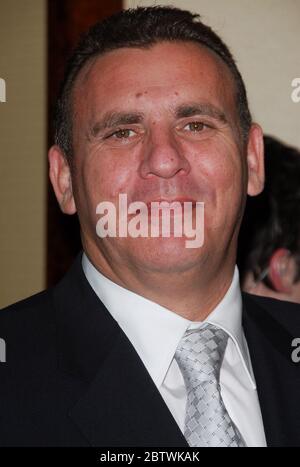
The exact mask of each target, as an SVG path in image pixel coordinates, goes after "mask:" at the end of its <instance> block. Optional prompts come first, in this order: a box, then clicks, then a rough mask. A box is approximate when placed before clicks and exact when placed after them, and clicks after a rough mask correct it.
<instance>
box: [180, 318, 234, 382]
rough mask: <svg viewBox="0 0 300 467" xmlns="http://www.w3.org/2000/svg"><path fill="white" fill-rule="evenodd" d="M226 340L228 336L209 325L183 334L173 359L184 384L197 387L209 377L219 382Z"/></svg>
mask: <svg viewBox="0 0 300 467" xmlns="http://www.w3.org/2000/svg"><path fill="white" fill-rule="evenodd" d="M227 340H228V334H227V333H226V332H225V331H223V329H220V328H218V327H216V326H214V325H213V324H210V323H207V324H205V325H204V326H203V327H202V328H201V329H199V330H195V331H187V332H186V333H185V334H184V336H183V337H182V339H181V341H180V343H179V345H178V347H177V350H176V353H175V359H176V361H177V363H178V365H179V368H180V370H181V372H182V374H183V377H184V379H185V382H186V383H187V382H188V383H189V385H190V384H192V385H193V386H195V385H196V386H197V385H198V384H199V383H201V382H203V381H207V380H209V379H211V377H214V378H215V379H216V380H219V376H220V369H221V364H222V361H223V357H224V353H225V348H226V344H227Z"/></svg>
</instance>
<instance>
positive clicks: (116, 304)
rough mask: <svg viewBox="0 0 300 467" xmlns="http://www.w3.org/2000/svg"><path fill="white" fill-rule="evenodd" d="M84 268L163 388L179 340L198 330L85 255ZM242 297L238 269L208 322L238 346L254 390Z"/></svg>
mask: <svg viewBox="0 0 300 467" xmlns="http://www.w3.org/2000/svg"><path fill="white" fill-rule="evenodd" d="M82 267H83V270H84V273H85V276H86V278H87V280H88V282H89V283H90V285H91V287H92V288H93V290H94V291H95V293H96V295H97V296H98V297H99V299H100V300H101V301H102V303H103V304H104V305H105V307H106V308H107V310H108V311H109V312H110V314H111V315H112V317H113V318H114V319H115V320H116V321H117V323H118V324H119V326H120V327H121V329H122V330H123V331H124V333H125V334H126V335H127V337H128V339H129V340H130V342H131V343H132V345H133V346H134V348H135V350H136V351H137V353H138V355H139V356H140V358H141V360H142V361H143V363H144V365H145V367H146V369H147V370H148V372H149V374H150V376H151V377H152V379H153V381H154V383H155V385H156V386H157V387H160V386H161V384H162V383H163V380H164V378H165V376H166V373H167V371H168V369H169V366H170V365H171V362H172V360H173V357H174V354H175V351H176V349H177V346H178V344H179V341H180V339H181V338H182V336H183V334H184V333H185V331H186V330H187V329H194V328H199V327H200V326H201V325H202V324H203V323H201V322H193V321H190V320H188V319H185V318H183V317H182V316H180V315H178V314H177V313H174V312H172V311H171V310H169V309H167V308H165V307H163V306H161V305H159V304H158V303H155V302H152V301H151V300H148V299H147V298H145V297H142V296H141V295H138V294H136V293H134V292H132V291H130V290H128V289H125V288H124V287H121V286H119V285H118V284H116V283H115V282H113V281H111V280H110V279H108V278H107V277H106V276H104V275H103V274H101V273H100V272H99V271H98V270H97V269H96V268H95V267H94V266H93V265H92V263H91V262H90V261H89V259H88V258H87V256H86V255H85V254H83V257H82ZM241 321H242V298H241V292H240V287H239V274H238V269H237V267H235V271H234V276H233V280H232V283H231V285H230V287H229V289H228V290H227V292H226V294H225V296H224V297H223V299H222V300H221V302H220V303H219V304H218V305H217V306H216V308H215V309H214V310H213V311H212V312H211V313H210V315H209V316H208V317H207V319H206V320H205V322H209V323H211V324H215V325H216V326H219V327H220V328H222V329H224V331H226V332H227V333H228V334H229V336H230V337H231V338H232V340H233V342H234V343H235V345H236V347H237V350H238V353H239V356H240V358H241V360H242V362H243V367H244V369H245V371H246V373H247V375H248V377H249V379H250V383H251V385H252V386H253V387H254V388H255V382H254V377H253V373H252V368H251V363H250V357H249V353H248V349H247V344H246V341H245V337H244V333H243V330H242V323H241Z"/></svg>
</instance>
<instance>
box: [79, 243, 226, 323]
mask: <svg viewBox="0 0 300 467" xmlns="http://www.w3.org/2000/svg"><path fill="white" fill-rule="evenodd" d="M84 249H85V252H86V254H87V256H88V258H89V260H90V261H91V263H92V264H93V265H94V267H95V268H96V269H97V270H98V271H100V272H101V273H102V274H103V275H104V276H106V277H107V278H108V279H110V280H111V281H113V282H115V283H116V284H118V285H120V286H121V287H124V288H126V289H128V290H130V291H132V292H134V293H136V294H138V295H141V296H143V297H145V298H147V299H148V300H151V301H153V302H155V303H158V304H159V305H161V306H163V307H165V308H167V309H169V310H171V311H173V312H175V313H177V314H179V315H180V316H182V317H183V318H186V319H188V320H190V321H203V320H204V319H205V318H206V317H207V316H208V315H209V314H210V313H211V312H212V311H213V310H214V308H215V307H216V306H217V305H218V303H219V302H220V301H221V300H222V298H223V297H224V295H225V294H226V292H227V290H228V288H229V287H230V284H231V282H232V278H233V273H234V261H233V262H231V264H229V265H228V264H226V262H225V261H224V260H223V261H220V262H219V264H217V265H215V266H214V267H211V269H210V268H209V267H208V266H207V265H205V267H203V266H202V265H200V264H199V263H198V264H197V266H195V267H192V268H190V269H188V270H185V271H181V272H178V271H174V272H171V273H170V271H168V272H164V271H155V272H149V271H145V269H141V268H139V269H137V268H135V267H133V266H132V265H131V266H130V267H128V266H127V265H124V263H120V264H117V265H112V264H111V263H108V262H107V261H106V260H105V258H104V257H103V256H102V255H99V250H96V251H93V250H92V249H87V248H84Z"/></svg>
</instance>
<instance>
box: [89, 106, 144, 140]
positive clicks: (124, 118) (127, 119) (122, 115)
mask: <svg viewBox="0 0 300 467" xmlns="http://www.w3.org/2000/svg"><path fill="white" fill-rule="evenodd" d="M143 119H144V114H142V113H140V112H115V111H113V112H107V113H106V114H105V115H104V116H103V118H102V119H101V120H99V121H98V122H96V123H95V124H93V126H92V128H91V133H92V136H97V135H98V134H99V133H101V132H102V131H103V130H107V129H109V128H115V127H117V126H120V125H133V124H136V123H141V122H142V121H143Z"/></svg>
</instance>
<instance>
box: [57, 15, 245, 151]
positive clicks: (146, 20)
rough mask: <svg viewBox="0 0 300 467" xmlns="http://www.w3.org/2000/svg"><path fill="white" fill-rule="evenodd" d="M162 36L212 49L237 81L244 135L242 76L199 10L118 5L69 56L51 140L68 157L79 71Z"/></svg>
mask: <svg viewBox="0 0 300 467" xmlns="http://www.w3.org/2000/svg"><path fill="white" fill-rule="evenodd" d="M163 41H185V42H186V41H190V42H195V43H198V44H201V45H202V46H205V47H207V48H208V49H210V50H212V51H214V52H215V53H216V54H217V55H218V56H219V57H220V58H221V59H222V60H223V62H224V63H225V64H226V65H227V66H228V68H229V70H230V71H231V73H232V76H233V78H234V82H235V85H236V102H237V107H238V115H239V123H240V129H241V132H242V135H243V140H244V141H245V140H246V139H247V136H248V133H249V128H250V126H251V114H250V111H249V107H248V101H247V94H246V89H245V85H244V82H243V79H242V77H241V75H240V72H239V70H238V68H237V65H236V63H235V61H234V58H233V56H232V54H231V53H230V51H229V49H228V47H227V46H226V45H225V44H224V42H223V41H222V40H221V38H220V37H219V36H218V35H217V34H216V33H215V32H214V31H213V30H212V29H211V28H210V27H209V26H206V25H205V24H203V23H202V22H201V21H200V15H198V14H193V13H191V12H190V11H186V10H181V9H178V8H175V7H170V6H167V7H163V6H154V7H148V8H144V7H138V8H134V9H128V10H122V11H120V12H118V13H116V14H114V15H112V16H110V17H108V18H106V19H105V20H104V21H102V22H99V23H97V24H95V25H94V26H93V27H91V28H90V30H89V31H88V32H87V33H86V34H85V35H84V36H83V37H82V39H81V40H80V42H79V44H78V46H77V48H76V49H75V50H74V52H73V54H72V56H71V57H70V59H69V61H68V64H67V69H66V73H65V78H64V81H63V83H62V87H61V91H60V95H59V98H58V101H57V105H56V110H55V117H54V134H55V143H56V144H57V145H58V146H60V148H61V149H62V150H63V152H64V154H65V156H66V157H67V159H69V160H71V156H72V153H73V147H72V102H71V93H72V89H73V85H74V82H75V80H76V77H77V76H78V73H79V71H80V70H81V69H82V68H83V67H84V65H85V64H86V63H87V62H88V61H89V60H90V59H91V58H93V57H95V56H98V55H101V54H104V53H105V52H108V51H111V50H115V49H120V48H123V47H138V48H148V47H150V46H152V45H154V44H156V43H159V42H163Z"/></svg>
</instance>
